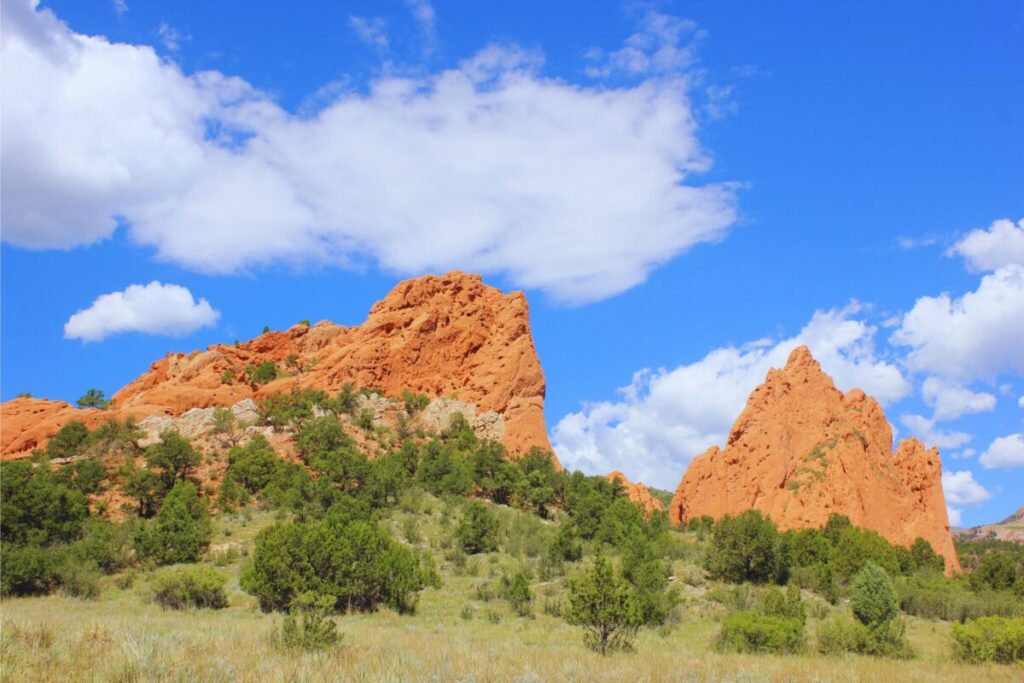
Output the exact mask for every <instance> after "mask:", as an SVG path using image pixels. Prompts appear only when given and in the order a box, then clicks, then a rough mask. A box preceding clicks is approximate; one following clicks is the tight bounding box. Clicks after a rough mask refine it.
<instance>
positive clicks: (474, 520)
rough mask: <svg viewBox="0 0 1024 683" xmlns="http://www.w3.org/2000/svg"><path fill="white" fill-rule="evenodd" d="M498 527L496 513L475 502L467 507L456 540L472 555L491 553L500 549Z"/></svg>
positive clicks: (456, 533) (456, 532)
mask: <svg viewBox="0 0 1024 683" xmlns="http://www.w3.org/2000/svg"><path fill="white" fill-rule="evenodd" d="M498 526H499V523H498V518H497V516H496V515H495V514H494V512H492V511H491V510H490V509H489V508H488V507H487V506H486V505H484V504H483V503H481V502H480V501H476V500H475V501H472V502H471V503H469V504H468V505H466V508H465V511H464V513H463V515H462V520H461V521H460V522H459V527H458V529H457V530H456V531H455V538H456V539H458V541H459V545H460V546H461V547H462V549H463V550H465V551H466V552H467V553H469V554H470V555H474V554H476V553H489V552H492V551H494V550H497V548H498Z"/></svg>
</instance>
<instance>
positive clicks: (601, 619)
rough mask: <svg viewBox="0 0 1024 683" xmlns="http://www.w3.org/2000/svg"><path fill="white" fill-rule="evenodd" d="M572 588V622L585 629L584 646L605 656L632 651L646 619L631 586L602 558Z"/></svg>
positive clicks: (573, 581)
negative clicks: (639, 630) (638, 632)
mask: <svg viewBox="0 0 1024 683" xmlns="http://www.w3.org/2000/svg"><path fill="white" fill-rule="evenodd" d="M569 586H570V587H569V620H570V621H571V622H572V623H574V624H579V625H580V626H582V627H583V629H584V631H583V642H584V644H586V646H587V647H589V648H590V649H592V650H595V651H596V652H598V653H600V654H602V655H606V654H608V653H609V652H617V651H628V650H631V649H632V648H633V642H634V640H635V639H636V633H637V630H638V629H639V628H640V625H641V624H642V623H643V617H642V615H641V613H640V608H639V606H638V605H637V604H636V599H635V598H634V596H633V591H632V590H631V587H630V585H629V582H628V581H626V579H625V578H623V577H622V575H621V574H619V573H618V572H616V571H615V569H614V568H613V567H612V565H611V563H610V562H609V561H608V560H607V559H606V558H605V557H604V556H602V555H598V556H597V557H596V558H595V559H594V564H593V566H592V567H590V569H588V570H587V571H585V572H584V573H582V574H581V575H579V576H577V577H575V578H574V579H573V580H572V581H571V582H570V584H569Z"/></svg>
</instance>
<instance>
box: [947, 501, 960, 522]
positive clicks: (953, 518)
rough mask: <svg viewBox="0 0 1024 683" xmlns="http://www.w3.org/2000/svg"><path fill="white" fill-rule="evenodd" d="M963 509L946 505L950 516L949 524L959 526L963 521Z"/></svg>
mask: <svg viewBox="0 0 1024 683" xmlns="http://www.w3.org/2000/svg"><path fill="white" fill-rule="evenodd" d="M961 512H962V511H961V510H960V508H955V507H950V506H949V505H947V506H946V516H947V517H949V525H950V526H951V527H958V526H960V524H961V523H962V521H961Z"/></svg>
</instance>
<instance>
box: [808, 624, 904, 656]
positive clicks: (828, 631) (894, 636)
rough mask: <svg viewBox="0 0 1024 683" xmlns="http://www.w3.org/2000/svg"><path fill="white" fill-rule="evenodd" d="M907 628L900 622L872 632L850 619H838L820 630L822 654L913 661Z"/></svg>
mask: <svg viewBox="0 0 1024 683" xmlns="http://www.w3.org/2000/svg"><path fill="white" fill-rule="evenodd" d="M905 632H906V624H905V623H904V622H903V621H902V620H900V619H893V620H892V621H889V622H885V624H884V625H882V626H880V627H877V628H868V627H867V626H865V625H864V624H862V623H861V622H859V621H857V620H855V619H851V618H850V617H848V616H847V617H840V618H834V619H831V620H829V621H826V622H824V623H822V624H820V625H819V626H818V651H819V652H820V653H822V654H824V655H839V654H843V653H846V652H851V653H854V654H861V655H873V656H876V657H893V658H896V659H909V658H911V657H913V656H914V653H913V651H912V650H911V648H910V645H909V644H908V643H907V639H906V635H905Z"/></svg>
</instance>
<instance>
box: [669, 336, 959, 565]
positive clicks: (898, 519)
mask: <svg viewBox="0 0 1024 683" xmlns="http://www.w3.org/2000/svg"><path fill="white" fill-rule="evenodd" d="M941 474H942V465H941V461H940V459H939V453H938V450H937V449H935V448H932V449H926V448H925V446H924V444H922V443H921V442H920V441H918V440H917V439H905V440H903V441H902V442H900V444H899V446H898V447H897V449H896V452H895V453H893V448H892V427H891V426H890V424H889V421H888V420H887V419H886V417H885V413H884V411H883V410H882V407H881V405H880V404H879V403H878V402H877V401H876V400H875V399H873V398H871V397H870V396H867V395H866V394H865V393H864V392H863V391H861V390H859V389H853V390H851V391H849V392H847V393H846V394H843V393H842V392H841V391H839V390H838V389H837V388H836V387H835V384H834V383H833V381H832V378H831V377H829V376H828V375H827V374H826V373H825V372H824V371H823V370H822V368H821V366H820V365H819V363H818V362H817V360H815V359H814V357H813V356H812V355H811V352H810V350H809V349H808V348H807V347H806V346H799V347H797V348H795V349H794V350H793V351H792V352H791V353H790V355H789V359H788V360H787V362H786V365H785V367H784V368H781V369H772V370H769V372H768V376H767V377H766V378H765V381H764V383H763V384H761V385H760V386H758V387H757V388H756V389H754V391H753V392H751V394H750V397H749V399H748V400H747V405H746V407H745V408H744V409H743V412H742V413H741V414H740V415H739V417H738V418H737V420H736V422H735V423H734V424H733V427H732V429H731V430H730V432H729V436H728V441H727V443H726V445H725V448H723V449H719V448H718V447H717V446H712V447H711V448H709V449H708V451H707V452H705V453H704V454H703V455H701V456H699V457H698V458H696V459H695V460H694V461H693V462H692V463H691V464H690V467H689V468H688V469H687V470H686V473H685V474H684V476H683V478H682V481H680V483H679V487H678V488H677V489H676V493H675V496H674V497H673V500H672V503H671V505H670V507H669V516H670V518H671V519H672V521H674V522H676V523H680V522H685V521H687V520H689V519H690V518H692V517H695V516H700V515H705V514H706V515H711V516H712V517H715V518H718V517H721V516H723V515H726V514H736V513H739V512H742V511H744V510H749V509H757V510H760V511H761V512H763V513H765V514H766V515H768V516H769V517H771V518H772V519H773V520H775V522H776V523H777V524H778V525H779V526H780V527H781V528H783V529H789V528H806V527H817V526H820V525H822V524H823V523H824V522H825V521H826V520H827V519H828V516H829V515H830V514H832V513H840V514H844V515H847V516H849V517H850V519H851V520H852V521H853V523H854V524H856V525H858V526H862V527H866V528H869V529H874V530H875V531H878V532H879V533H880V534H882V535H883V536H885V537H886V538H887V539H889V540H890V541H891V542H893V543H897V544H900V545H910V544H911V543H912V542H913V541H914V539H915V538H917V537H918V536H920V537H922V538H924V539H925V540H927V541H929V542H930V543H931V544H932V546H933V547H934V548H935V550H936V552H938V553H940V554H941V555H943V556H944V557H945V558H946V561H947V564H946V566H947V571H949V572H953V571H958V570H959V568H960V565H959V561H958V559H957V556H956V550H955V548H954V546H953V540H952V536H951V535H950V531H949V523H948V519H947V515H946V505H945V498H944V495H943V492H942V481H941Z"/></svg>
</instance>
